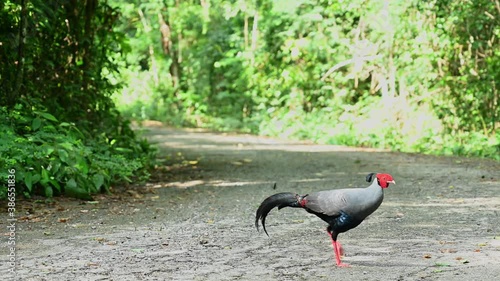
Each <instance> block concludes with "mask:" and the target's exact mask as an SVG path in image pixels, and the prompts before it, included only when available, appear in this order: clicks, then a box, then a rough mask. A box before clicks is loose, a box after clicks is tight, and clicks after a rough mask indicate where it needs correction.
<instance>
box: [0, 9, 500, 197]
mask: <svg viewBox="0 0 500 281" xmlns="http://www.w3.org/2000/svg"><path fill="white" fill-rule="evenodd" d="M499 37H500V1H499V0H477V1H469V0H432V1H416V0H410V1H388V0H386V1H375V0H353V1H340V0H339V1H336V0H288V1H287V0H232V1H227V0H162V1H160V0H148V1H146V0H135V1H132V0H126V1H121V0H107V1H106V0H85V1H76V0H56V1H41V0H15V1H14V0H5V1H2V2H1V3H0V62H1V66H2V67H1V68H0V84H1V87H0V131H1V139H0V155H1V157H0V168H1V170H0V178H1V180H2V182H8V178H9V174H10V172H9V171H10V170H11V169H13V170H15V171H16V172H15V175H16V176H15V177H16V183H17V185H18V186H17V193H18V194H19V195H23V196H25V197H31V196H33V195H36V194H39V195H43V196H45V197H48V198H50V197H52V196H56V195H61V194H65V195H67V196H71V197H77V198H82V199H89V198H91V196H92V194H95V193H100V192H108V191H109V188H110V186H112V185H117V184H126V183H132V182H142V181H146V180H147V179H148V178H149V176H150V173H151V172H152V171H153V170H154V168H155V165H156V164H155V163H156V162H155V158H156V150H155V148H154V147H153V146H152V145H151V144H149V143H148V142H147V141H146V140H144V139H142V138H141V137H140V136H139V135H138V134H137V133H136V131H134V130H133V129H132V127H131V124H132V123H131V122H132V121H134V122H140V121H143V120H157V121H161V122H162V123H164V124H165V125H168V126H176V127H199V128H207V129H211V130H215V131H230V132H240V133H251V134H256V135H266V136H273V137H280V138H286V139H293V140H308V141H312V142H314V143H322V144H337V145H348V146H358V147H374V148H384V149H390V150H393V151H401V152H411V153H424V154H437V155H462V156H469V157H487V158H493V159H496V160H500V94H499V90H500V44H499V39H500V38H499ZM6 197H7V186H6V185H5V186H4V185H2V186H1V187H0V199H3V198H6Z"/></svg>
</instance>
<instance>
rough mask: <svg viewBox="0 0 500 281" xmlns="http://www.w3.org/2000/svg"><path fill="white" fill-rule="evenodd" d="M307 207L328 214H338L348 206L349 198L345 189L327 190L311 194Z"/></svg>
mask: <svg viewBox="0 0 500 281" xmlns="http://www.w3.org/2000/svg"><path fill="white" fill-rule="evenodd" d="M306 200H307V203H306V204H305V207H306V208H308V209H310V210H312V211H314V212H316V213H320V214H325V215H327V216H338V215H340V211H342V210H344V209H345V208H346V207H347V199H346V197H345V193H344V192H343V190H341V189H339V190H326V191H320V192H315V193H312V194H309V195H308V196H307V197H306Z"/></svg>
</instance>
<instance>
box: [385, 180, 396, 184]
mask: <svg viewBox="0 0 500 281" xmlns="http://www.w3.org/2000/svg"><path fill="white" fill-rule="evenodd" d="M387 183H392V184H396V181H394V180H392V181H388V182H387Z"/></svg>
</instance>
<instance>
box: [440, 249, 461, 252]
mask: <svg viewBox="0 0 500 281" xmlns="http://www.w3.org/2000/svg"><path fill="white" fill-rule="evenodd" d="M439 251H441V253H456V252H457V250H455V249H441V250H439Z"/></svg>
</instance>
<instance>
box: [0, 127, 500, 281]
mask: <svg viewBox="0 0 500 281" xmlns="http://www.w3.org/2000/svg"><path fill="white" fill-rule="evenodd" d="M146 135H147V137H148V138H149V139H150V140H152V141H153V142H156V143H157V144H158V146H159V148H160V150H161V155H162V159H164V167H163V168H162V169H163V173H160V174H159V175H156V177H155V178H156V182H155V183H150V184H147V185H142V186H134V187H128V188H126V189H128V190H127V191H124V192H117V193H115V194H114V195H112V196H98V197H97V198H96V201H97V202H81V201H76V200H68V199H59V201H58V202H57V203H55V204H45V203H30V204H31V205H30V204H28V203H26V204H22V208H21V207H20V208H19V209H18V213H17V215H18V218H19V221H18V223H17V230H16V235H17V236H16V237H17V249H16V254H17V268H16V272H17V273H16V276H12V275H6V274H7V273H4V274H3V275H2V277H4V278H3V279H4V280H6V279H7V280H50V281H52V280H57V281H62V280H72V281H76V280H119V281H125V280H214V281H215V280H259V281H263V280H498V276H500V227H499V224H500V192H499V191H500V163H498V162H494V161H488V160H477V159H466V158H456V157H434V156H422V155H410V154H403V153H390V152H380V151H373V150H361V149H352V148H345V147H336V146H320V145H310V144H304V143H290V142H285V141H279V140H275V139H270V138H261V137H254V136H246V135H224V134H215V133H208V132H196V131H188V130H173V129H164V128H149V131H148V132H147V133H146ZM369 172H387V173H390V174H392V175H393V176H394V178H395V180H396V182H397V185H395V186H393V185H391V186H390V188H389V189H386V190H385V199H384V202H383V203H382V206H381V207H380V208H379V209H378V210H377V211H376V212H375V213H374V214H373V215H372V216H371V217H369V218H368V219H367V220H366V221H365V222H363V223H362V224H361V225H360V226H359V227H357V228H356V229H353V230H351V231H349V232H347V233H345V234H341V235H340V236H339V241H340V242H341V243H342V245H343V246H344V248H345V251H346V256H345V258H344V261H345V262H346V263H350V264H351V267H350V268H336V267H335V266H334V260H333V251H332V247H331V243H330V241H329V239H328V236H327V235H326V233H325V230H324V229H325V227H326V225H325V224H324V222H322V221H321V220H319V219H318V218H316V217H315V216H313V215H310V214H308V213H306V212H305V211H303V210H298V209H289V208H288V209H283V210H281V211H279V212H278V211H272V212H271V213H270V215H269V217H268V220H267V229H268V231H269V235H270V238H268V237H267V236H266V235H265V234H264V233H262V232H260V233H259V232H257V231H256V229H255V226H254V219H255V211H256V209H257V207H258V205H259V204H260V202H261V201H262V200H263V199H264V198H265V197H267V196H269V195H271V194H273V193H277V192H283V191H294V192H298V193H308V192H312V191H317V190H324V189H331V188H341V187H357V186H359V187H364V186H366V182H364V178H365V175H366V174H368V173H369ZM274 183H277V188H276V189H275V190H273V189H272V185H273V184H274ZM2 215H5V214H3V213H2ZM4 217H5V216H4ZM6 225H7V222H6V219H4V220H2V222H1V223H0V226H1V227H2V229H4V231H5V228H6ZM5 242H6V239H2V245H1V248H0V261H1V263H0V270H1V271H2V272H6V271H7V269H8V266H7V264H6V262H5V261H6V260H7V246H6V243H5ZM7 276H8V278H5V277H7ZM9 278H11V279H9Z"/></svg>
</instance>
